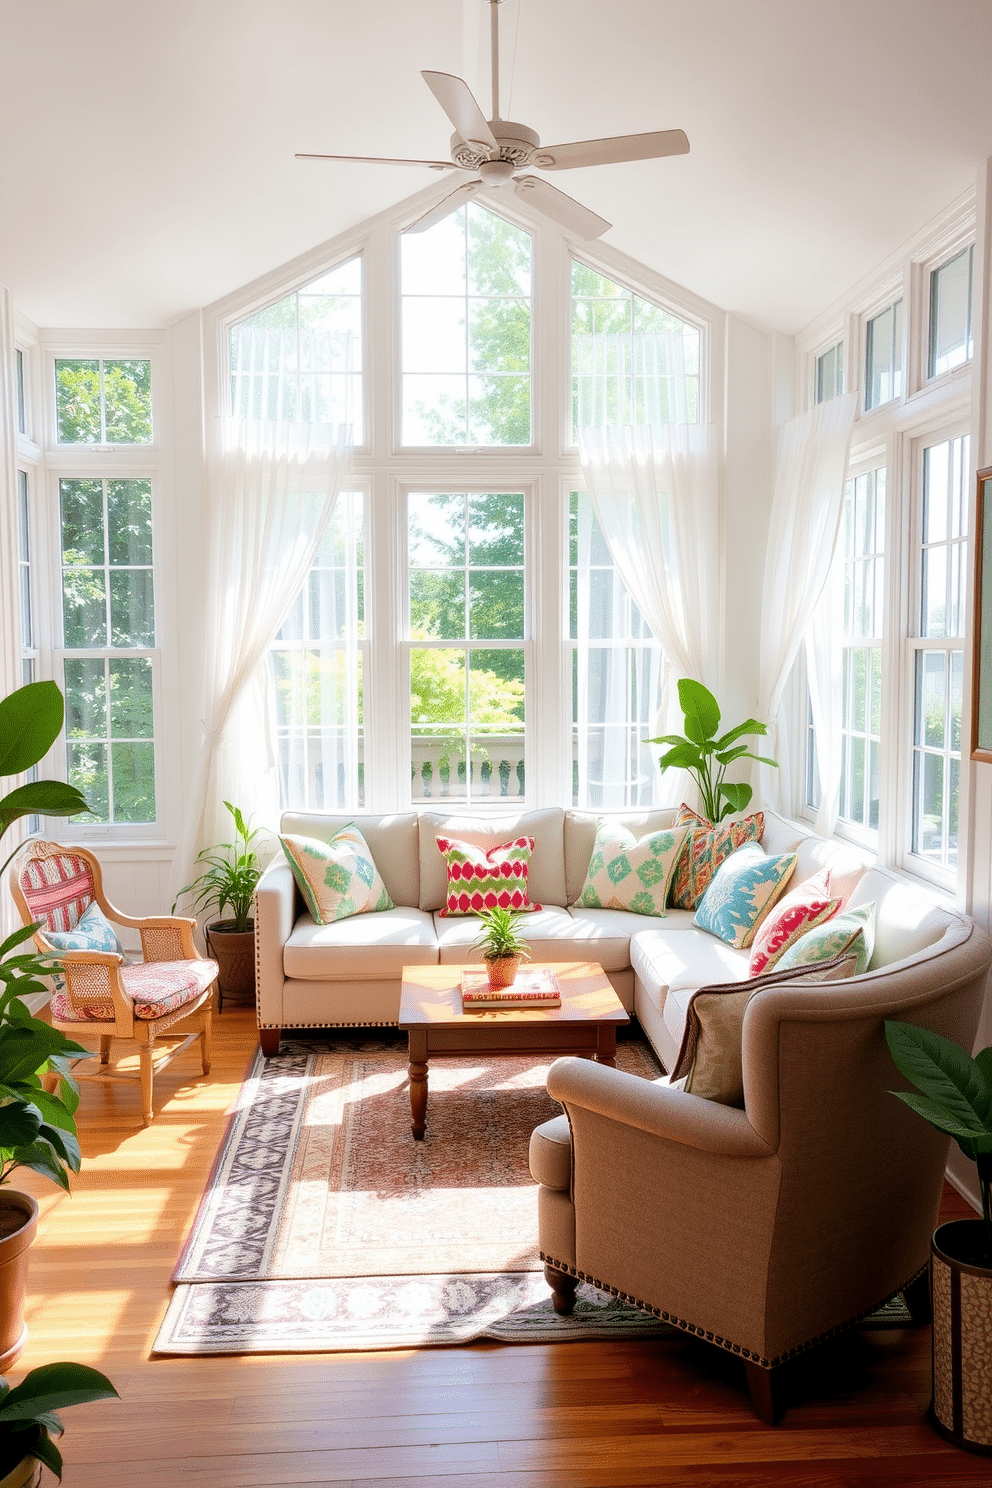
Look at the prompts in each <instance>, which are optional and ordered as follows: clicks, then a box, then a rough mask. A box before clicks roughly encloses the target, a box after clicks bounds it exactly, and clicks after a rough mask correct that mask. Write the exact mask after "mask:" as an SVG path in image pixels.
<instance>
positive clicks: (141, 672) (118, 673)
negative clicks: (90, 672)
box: [77, 656, 155, 739]
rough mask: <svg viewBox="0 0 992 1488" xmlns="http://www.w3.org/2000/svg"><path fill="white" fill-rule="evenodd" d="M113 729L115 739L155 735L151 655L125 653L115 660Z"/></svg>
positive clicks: (111, 687) (111, 666)
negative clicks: (131, 655) (124, 656)
mask: <svg viewBox="0 0 992 1488" xmlns="http://www.w3.org/2000/svg"><path fill="white" fill-rule="evenodd" d="M79 664H80V663H77V665H79ZM83 664H85V663H83ZM110 731H111V734H112V735H113V737H114V738H115V739H151V738H152V737H153V735H154V732H155V728H154V719H153V717H152V664H151V660H150V658H149V657H147V656H138V657H133V658H131V657H128V658H126V659H125V658H123V657H121V658H116V659H114V660H112V661H111V663H110Z"/></svg>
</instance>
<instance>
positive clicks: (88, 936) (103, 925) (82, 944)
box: [45, 900, 124, 956]
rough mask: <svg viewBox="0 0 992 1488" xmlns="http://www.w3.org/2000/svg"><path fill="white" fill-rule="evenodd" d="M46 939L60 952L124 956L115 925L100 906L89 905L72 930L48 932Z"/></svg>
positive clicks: (95, 904) (46, 932) (94, 903)
mask: <svg viewBox="0 0 992 1488" xmlns="http://www.w3.org/2000/svg"><path fill="white" fill-rule="evenodd" d="M45 939H46V940H47V941H48V942H49V944H50V945H53V946H55V947H56V949H57V950H60V951H114V952H116V954H117V955H118V956H123V954H124V947H123V946H122V945H121V943H120V941H119V940H118V939H117V934H116V932H115V930H114V927H113V925H112V924H111V923H110V921H109V920H108V919H107V916H106V915H105V914H104V912H103V910H102V909H101V908H100V906H99V904H97V903H96V901H95V900H94V902H93V903H92V904H89V905H87V907H86V909H85V910H84V911H83V913H82V914H81V915H80V916H79V919H78V920H77V921H76V924H75V925H74V927H73V928H72V929H71V930H46V931H45Z"/></svg>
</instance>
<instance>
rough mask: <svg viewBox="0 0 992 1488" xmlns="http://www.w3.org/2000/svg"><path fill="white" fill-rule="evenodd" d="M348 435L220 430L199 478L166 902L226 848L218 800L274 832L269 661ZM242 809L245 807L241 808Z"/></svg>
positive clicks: (319, 530)
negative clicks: (189, 748) (174, 838)
mask: <svg viewBox="0 0 992 1488" xmlns="http://www.w3.org/2000/svg"><path fill="white" fill-rule="evenodd" d="M350 446H351V431H350V429H347V428H345V426H343V425H342V426H340V428H339V429H338V430H337V431H336V432H335V431H333V430H332V429H331V428H330V427H329V426H328V425H325V424H314V423H295V422H291V421H277V420H270V419H238V418H226V419H223V420H221V438H220V441H219V448H218V450H217V453H216V455H215V456H214V458H213V460H212V461H211V462H210V465H209V467H208V487H207V512H206V522H205V534H204V535H205V541H206V550H207V552H206V556H207V565H206V569H207V579H206V583H207V595H206V604H205V626H204V637H203V644H204V672H205V709H204V714H203V742H202V748H201V751H200V758H199V762H198V766H197V771H196V775H195V778H194V781H193V785H192V789H191V790H190V793H189V799H188V807H187V811H186V816H185V821H184V825H183V831H182V836H181V839H180V843H179V848H178V850H177V852H176V857H175V860H174V863H173V872H172V892H173V893H176V892H177V889H178V888H179V887H180V886H181V885H182V884H184V883H186V882H188V881H189V879H190V878H192V877H193V875H194V873H195V859H196V854H197V852H198V851H199V850H200V849H201V848H203V847H206V846H212V845H214V844H215V843H217V842H219V841H225V840H229V839H230V836H231V822H230V818H229V816H228V814H227V813H226V811H225V809H224V802H225V800H227V801H231V802H233V803H234V804H235V805H245V803H249V804H250V806H251V810H252V813H253V815H254V817H255V819H256V822H257V823H258V824H261V825H265V826H270V827H275V824H276V822H277V819H278V810H279V790H278V779H277V772H276V757H275V749H274V744H273V738H272V728H271V710H270V707H269V702H268V649H269V646H270V644H271V642H272V641H273V639H274V638H275V635H276V633H277V632H278V630H279V627H280V625H281V624H282V622H283V620H284V619H285V617H286V615H287V613H288V612H289V609H290V607H291V606H292V604H293V601H294V600H295V599H296V596H297V595H298V594H299V592H300V588H301V586H302V584H303V582H304V580H305V578H306V575H307V573H308V572H309V570H310V567H311V565H312V563H313V560H314V555H315V554H316V552H317V549H318V547H319V545H320V540H321V537H322V536H323V533H324V529H325V528H326V526H327V522H328V520H329V518H330V515H331V512H332V511H333V509H334V504H335V501H336V499H337V495H338V492H339V491H340V490H341V486H342V483H343V481H344V480H345V477H346V475H347V472H348V470H349V468H350V459H351V448H350ZM245 809H247V806H246V807H245Z"/></svg>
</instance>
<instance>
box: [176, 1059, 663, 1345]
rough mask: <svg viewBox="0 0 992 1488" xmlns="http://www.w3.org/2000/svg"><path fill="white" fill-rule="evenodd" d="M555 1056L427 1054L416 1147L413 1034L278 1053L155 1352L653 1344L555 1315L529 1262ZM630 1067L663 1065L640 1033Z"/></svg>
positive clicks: (232, 1151)
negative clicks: (552, 1342) (533, 1162)
mask: <svg viewBox="0 0 992 1488" xmlns="http://www.w3.org/2000/svg"><path fill="white" fill-rule="evenodd" d="M549 1063H550V1061H548V1060H537V1059H535V1058H534V1057H533V1056H529V1057H528V1056H515V1055H511V1056H508V1055H480V1056H478V1057H472V1058H459V1059H443V1058H439V1059H436V1060H432V1061H431V1067H430V1096H429V1103H428V1112H427V1134H426V1136H425V1138H424V1140H423V1141H422V1142H414V1140H413V1138H412V1136H411V1134H410V1099H409V1087H408V1083H407V1073H406V1065H407V1058H406V1042H405V1039H403V1038H402V1037H401V1036H398V1035H397V1036H396V1037H392V1036H390V1035H386V1036H384V1037H383V1038H376V1039H348V1038H346V1037H342V1038H340V1039H337V1040H335V1041H334V1042H333V1043H320V1044H318V1043H306V1042H298V1043H295V1042H294V1043H286V1042H284V1043H283V1045H282V1050H281V1052H280V1054H279V1055H278V1056H277V1057H276V1058H274V1059H270V1060H265V1059H262V1057H261V1055H259V1056H258V1057H257V1059H256V1061H255V1063H254V1065H253V1068H252V1070H251V1072H250V1074H249V1076H248V1078H247V1080H246V1081H245V1084H244V1086H243V1087H242V1090H241V1093H240V1095H239V1099H238V1102H237V1106H236V1108H235V1110H234V1112H233V1115H232V1119H231V1123H230V1127H229V1130H228V1133H227V1136H226V1138H225V1141H224V1143H223V1145H222V1148H221V1151H220V1152H219V1154H218V1157H217V1161H216V1163H215V1166H214V1172H213V1174H212V1177H211V1182H210V1185H209V1187H208V1190H207V1193H206V1194H205V1195H204V1199H203V1202H202V1203H201V1206H200V1210H199V1212H198V1214H197V1217H196V1220H195V1221H194V1225H193V1229H192V1232H191V1234H190V1236H189V1239H188V1240H187V1242H186V1245H185V1247H184V1249H183V1252H182V1255H181V1257H180V1259H179V1262H178V1264H177V1266H176V1269H175V1272H174V1273H173V1280H174V1281H176V1282H178V1283H179V1285H178V1286H177V1288H176V1292H175V1294H174V1296H173V1299H172V1303H171V1305H170V1307H169V1310H168V1313H167V1315H166V1318H165V1320H164V1322H163V1324H162V1328H161V1330H160V1332H159V1335H158V1338H157V1339H156V1342H155V1350H154V1351H155V1352H156V1353H160V1354H162V1353H171V1354H198V1353H254V1352H311V1351H312V1352H326V1351H333V1350H365V1349H384V1348H408V1347H413V1346H423V1345H425V1344H453V1343H464V1342H467V1341H469V1340H471V1339H473V1338H480V1337H488V1338H502V1339H504V1340H506V1341H508V1342H522V1341H527V1340H528V1339H540V1340H542V1341H547V1340H549V1339H550V1338H560V1339H562V1340H565V1339H576V1338H594V1337H611V1338H617V1337H626V1336H641V1337H650V1336H657V1335H659V1334H661V1333H664V1332H666V1331H667V1329H666V1327H665V1325H664V1324H662V1323H660V1322H658V1320H657V1319H656V1318H653V1317H652V1316H651V1315H650V1314H648V1313H645V1312H642V1311H640V1310H639V1309H638V1308H634V1307H630V1306H628V1305H626V1304H624V1303H620V1302H618V1301H617V1300H616V1299H615V1298H613V1297H611V1296H609V1295H608V1294H607V1293H604V1292H600V1291H598V1290H597V1289H596V1288H594V1287H589V1286H583V1287H581V1288H580V1291H579V1300H578V1304H577V1306H576V1309H575V1313H574V1314H573V1315H572V1316H571V1317H569V1318H559V1317H557V1316H556V1314H555V1312H554V1310H553V1308H552V1305H551V1297H550V1292H549V1290H548V1286H547V1283H546V1282H545V1280H544V1276H543V1272H542V1269H541V1261H540V1259H539V1257H538V1254H537V1249H536V1245H535V1240H536V1236H537V1186H536V1184H535V1183H534V1182H533V1180H532V1178H531V1176H530V1172H529V1168H528V1165H527V1149H528V1143H529V1140H530V1134H531V1132H532V1131H533V1129H534V1127H535V1126H538V1125H540V1123H541V1122H542V1121H546V1120H547V1119H548V1118H549V1117H550V1116H554V1115H557V1114H559V1113H560V1107H559V1106H558V1105H557V1103H556V1102H554V1101H552V1100H551V1099H550V1097H549V1096H548V1094H547V1091H546V1090H545V1088H544V1087H545V1080H546V1077H547V1071H548V1068H549ZM617 1064H618V1066H619V1067H620V1068H621V1069H626V1070H628V1071H630V1072H631V1073H636V1074H639V1075H642V1076H644V1077H646V1078H648V1079H653V1078H655V1077H656V1076H657V1075H659V1074H660V1073H661V1070H660V1068H659V1066H658V1064H657V1062H656V1060H655V1058H654V1055H653V1054H652V1052H651V1050H650V1048H649V1046H648V1045H647V1044H646V1043H644V1042H643V1041H642V1040H640V1039H638V1038H631V1039H627V1040H624V1041H621V1042H620V1044H619V1045H618V1051H617Z"/></svg>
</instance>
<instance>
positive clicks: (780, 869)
mask: <svg viewBox="0 0 992 1488" xmlns="http://www.w3.org/2000/svg"><path fill="white" fill-rule="evenodd" d="M795 866H796V855H795V853H782V854H781V855H780V856H779V857H774V858H770V857H768V856H767V854H766V853H765V852H764V850H763V849H762V848H760V847H759V846H758V844H757V843H756V842H748V843H746V844H745V845H744V846H743V847H739V848H738V849H737V851H736V852H732V853H731V854H730V856H729V858H725V859H724V860H723V862H722V863H721V864H720V866H719V868H717V870H716V872H715V873H714V875H713V877H712V879H711V880H710V885H709V888H708V889H707V890H706V892H705V894H704V895H703V897H702V899H701V900H700V901H699V908H698V909H697V910H696V913H695V915H694V916H693V920H692V923H693V924H694V925H698V926H699V928H700V930H708V931H709V933H710V934H711V935H716V936H718V937H719V938H720V940H725V941H726V942H727V944H728V945H732V946H737V947H738V948H739V949H743V947H745V946H749V945H750V944H751V941H752V940H753V939H754V934H755V931H756V930H757V928H758V926H759V925H760V924H761V921H762V920H763V919H764V918H765V915H766V914H768V912H769V910H770V909H771V907H772V905H773V904H774V903H775V900H776V899H777V898H778V896H779V894H781V892H782V890H783V889H784V888H785V885H786V884H787V882H788V881H789V879H790V878H791V877H792V873H793V871H794V869H795Z"/></svg>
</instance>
